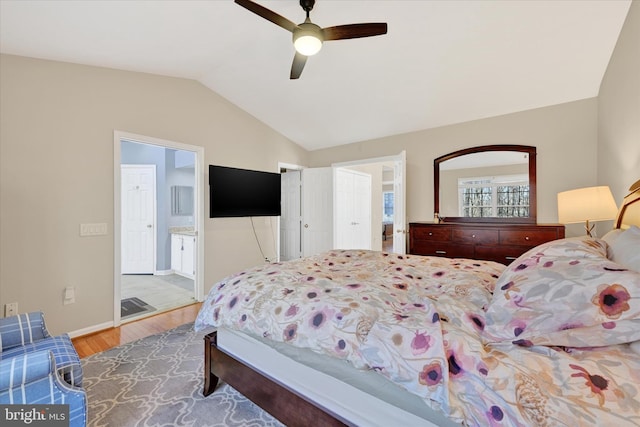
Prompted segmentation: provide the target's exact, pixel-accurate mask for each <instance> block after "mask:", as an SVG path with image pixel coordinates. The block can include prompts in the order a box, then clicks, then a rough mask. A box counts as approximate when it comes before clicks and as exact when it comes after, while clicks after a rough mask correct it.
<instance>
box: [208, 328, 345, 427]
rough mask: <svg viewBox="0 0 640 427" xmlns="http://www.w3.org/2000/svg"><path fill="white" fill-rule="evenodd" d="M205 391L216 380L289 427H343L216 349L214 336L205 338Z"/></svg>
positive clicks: (304, 401)
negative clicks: (311, 426) (227, 385)
mask: <svg viewBox="0 0 640 427" xmlns="http://www.w3.org/2000/svg"><path fill="white" fill-rule="evenodd" d="M204 343H205V345H204V357H205V360H204V369H205V370H204V390H203V394H204V395H205V396H208V395H209V394H211V393H213V392H214V391H215V388H216V386H217V384H218V381H219V380H222V381H224V382H225V383H227V384H229V385H230V386H231V387H233V388H234V389H236V390H237V391H238V392H240V393H242V394H243V395H244V396H245V397H246V398H247V399H249V400H251V401H252V402H253V403H255V404H256V405H258V406H260V407H261V408H262V409H264V410H265V411H267V412H269V413H270V414H271V415H273V416H274V417H276V418H277V419H278V420H280V421H281V422H282V423H284V424H286V425H287V426H290V427H295V426H301V427H306V426H310V425H322V426H345V425H346V424H345V423H344V422H343V421H340V420H338V419H336V418H334V416H332V415H331V414H328V413H327V412H325V411H323V410H322V409H320V408H319V407H318V406H316V405H314V404H313V403H311V402H310V401H308V400H306V399H305V398H304V397H302V396H301V395H299V394H297V393H296V392H295V391H293V390H290V389H289V388H287V387H285V386H283V385H281V384H278V383H276V382H274V381H272V380H271V379H269V378H267V377H265V376H264V375H262V374H261V373H259V372H257V371H255V370H254V369H252V368H251V367H249V366H247V365H245V364H244V363H242V362H240V361H238V360H236V359H234V358H233V357H231V356H230V355H228V354H227V353H225V352H224V351H222V350H220V349H219V348H218V342H217V332H212V333H210V334H207V335H205V337H204Z"/></svg>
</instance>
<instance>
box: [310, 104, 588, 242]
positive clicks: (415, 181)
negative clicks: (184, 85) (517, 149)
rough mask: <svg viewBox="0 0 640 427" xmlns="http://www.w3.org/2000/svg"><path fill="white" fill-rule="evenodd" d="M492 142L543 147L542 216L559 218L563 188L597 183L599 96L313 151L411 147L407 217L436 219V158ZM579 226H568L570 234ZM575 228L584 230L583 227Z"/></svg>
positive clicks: (324, 161)
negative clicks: (560, 194) (434, 175)
mask: <svg viewBox="0 0 640 427" xmlns="http://www.w3.org/2000/svg"><path fill="white" fill-rule="evenodd" d="M488 144H522V145H533V146H535V147H536V149H537V153H538V156H537V176H538V222H540V223H555V222H557V221H558V213H557V199H556V197H557V193H558V192H560V191H564V190H568V189H571V188H576V187H581V186H590V185H595V184H596V172H595V171H596V164H597V159H596V153H597V100H596V99H595V98H591V99H586V100H582V101H576V102H570V103H566V104H561V105H555V106H551V107H545V108H539V109H535V110H529V111H524V112H520V113H514V114H508V115H504V116H499V117H492V118H488V119H483V120H476V121H472V122H466V123H461V124H457V125H452V126H445V127H440V128H436V129H428V130H423V131H419V132H413V133H408V134H403V135H396V136H391V137H388V138H382V139H377V140H372V141H365V142H359V143H355V144H350V145H345V146H340V147H334V148H328V149H325V150H318V151H313V152H311V154H310V156H311V164H312V165H313V166H326V165H329V164H331V163H333V162H345V161H351V160H355V159H361V158H374V157H383V156H389V155H395V154H398V153H399V152H400V151H402V150H406V151H407V217H408V219H409V221H429V220H432V219H433V159H435V158H436V157H439V156H441V155H443V154H446V153H449V152H452V151H456V150H459V149H462V148H467V147H472V146H476V145H488ZM572 228H573V226H570V227H569V228H568V232H569V234H571V232H573V230H572ZM575 234H582V230H581V229H580V228H579V227H578V228H576V230H575Z"/></svg>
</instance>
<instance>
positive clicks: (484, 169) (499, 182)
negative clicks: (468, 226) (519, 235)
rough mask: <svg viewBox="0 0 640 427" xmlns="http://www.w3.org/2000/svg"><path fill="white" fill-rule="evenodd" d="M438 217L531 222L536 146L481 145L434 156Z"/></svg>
mask: <svg viewBox="0 0 640 427" xmlns="http://www.w3.org/2000/svg"><path fill="white" fill-rule="evenodd" d="M433 171H434V208H435V209H434V210H435V215H434V218H435V217H438V218H440V221H441V222H474V223H482V222H492V223H516V224H517V223H523V224H531V223H533V224H535V223H536V210H537V209H536V207H537V204H536V148H535V147H531V146H526V145H485V146H480V147H472V148H465V149H463V150H458V151H454V152H452V153H449V154H445V155H443V156H440V157H438V158H437V159H435V160H434V161H433Z"/></svg>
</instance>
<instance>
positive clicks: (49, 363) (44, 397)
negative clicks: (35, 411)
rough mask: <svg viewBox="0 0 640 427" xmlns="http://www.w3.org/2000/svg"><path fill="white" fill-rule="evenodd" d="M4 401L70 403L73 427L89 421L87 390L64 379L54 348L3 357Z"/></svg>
mask: <svg viewBox="0 0 640 427" xmlns="http://www.w3.org/2000/svg"><path fill="white" fill-rule="evenodd" d="M0 404H3V405H6V404H8V405H18V404H20V405H59V404H65V405H69V426H70V427H84V426H86V424H87V396H86V393H85V391H84V390H82V389H81V388H78V387H73V386H71V385H69V384H67V383H66V382H65V381H62V379H61V378H60V375H59V371H58V370H57V367H56V362H55V359H54V356H53V352H51V351H49V350H40V351H34V352H28V353H24V354H21V355H19V356H15V357H11V358H6V359H3V360H0ZM52 410H55V408H52Z"/></svg>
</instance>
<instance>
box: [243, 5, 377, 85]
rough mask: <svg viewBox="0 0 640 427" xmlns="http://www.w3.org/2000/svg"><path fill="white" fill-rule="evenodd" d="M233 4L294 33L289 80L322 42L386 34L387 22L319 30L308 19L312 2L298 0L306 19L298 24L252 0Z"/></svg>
mask: <svg viewBox="0 0 640 427" xmlns="http://www.w3.org/2000/svg"><path fill="white" fill-rule="evenodd" d="M235 2H236V3H237V4H239V5H240V6H242V7H244V8H245V9H248V10H250V11H251V12H253V13H255V14H256V15H259V16H261V17H263V18H264V19H266V20H268V21H271V22H273V23H274V24H276V25H278V26H280V27H282V28H284V29H285V30H288V31H291V32H292V33H293V45H294V46H295V48H296V54H295V56H294V57H293V64H292V65H291V76H290V78H291V79H297V78H299V77H300V74H302V70H303V68H304V65H305V63H306V62H307V58H308V57H309V56H311V55H315V54H316V53H318V52H319V51H320V48H322V43H323V42H325V41H329V40H344V39H356V38H360V37H370V36H379V35H382V34H386V33H387V24H386V23H365V24H348V25H337V26H335V27H327V28H320V27H319V26H318V25H316V24H314V23H313V22H311V19H310V18H309V12H311V10H312V9H313V5H314V4H315V3H316V2H315V0H300V6H301V7H302V9H304V11H305V12H306V13H307V19H305V21H304V22H303V23H301V24H294V23H293V22H291V21H289V20H288V19H287V18H285V17H283V16H281V15H278V14H277V13H275V12H273V11H271V10H269V9H267V8H266V7H264V6H260V5H259V4H258V3H255V2H253V1H251V0H235Z"/></svg>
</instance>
